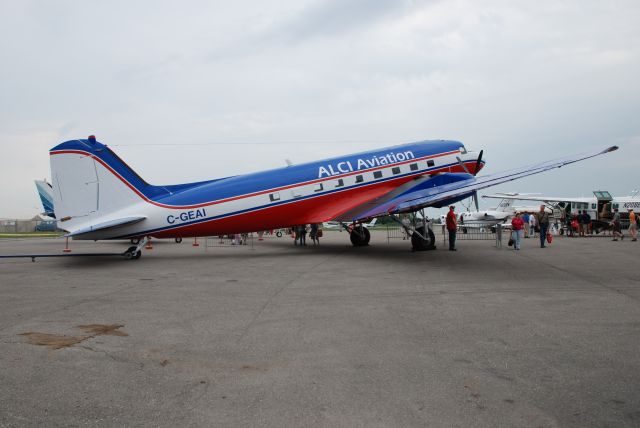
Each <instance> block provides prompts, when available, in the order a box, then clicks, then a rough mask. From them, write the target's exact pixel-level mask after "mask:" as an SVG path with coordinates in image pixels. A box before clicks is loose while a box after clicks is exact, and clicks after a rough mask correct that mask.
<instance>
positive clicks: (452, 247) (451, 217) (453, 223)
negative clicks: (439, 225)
mask: <svg viewBox="0 0 640 428" xmlns="http://www.w3.org/2000/svg"><path fill="white" fill-rule="evenodd" d="M455 209H456V207H454V206H453V205H451V206H450V207H449V212H448V213H447V221H446V223H447V231H448V232H449V251H457V250H456V232H457V230H458V219H457V218H456V213H455V212H454V210H455Z"/></svg>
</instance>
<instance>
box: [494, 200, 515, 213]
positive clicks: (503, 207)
mask: <svg viewBox="0 0 640 428" xmlns="http://www.w3.org/2000/svg"><path fill="white" fill-rule="evenodd" d="M514 201H515V199H511V198H504V199H502V200H501V201H500V203H499V204H498V207H497V208H496V211H502V212H512V211H514V210H515V208H513V202H514Z"/></svg>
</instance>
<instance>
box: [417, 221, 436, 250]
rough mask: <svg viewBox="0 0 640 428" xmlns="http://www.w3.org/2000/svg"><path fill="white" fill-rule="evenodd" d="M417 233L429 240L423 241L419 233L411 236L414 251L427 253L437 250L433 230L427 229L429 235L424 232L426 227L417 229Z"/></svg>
mask: <svg viewBox="0 0 640 428" xmlns="http://www.w3.org/2000/svg"><path fill="white" fill-rule="evenodd" d="M416 232H418V233H420V235H422V236H424V237H425V238H427V239H423V238H422V237H421V236H420V235H418V233H415V232H414V233H413V235H411V245H412V246H413V250H414V251H427V250H435V248H436V236H435V235H434V234H433V231H432V230H431V229H427V233H425V231H424V226H420V227H418V228H416Z"/></svg>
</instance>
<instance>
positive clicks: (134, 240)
mask: <svg viewBox="0 0 640 428" xmlns="http://www.w3.org/2000/svg"><path fill="white" fill-rule="evenodd" d="M131 243H132V244H133V245H138V244H139V243H140V238H131Z"/></svg>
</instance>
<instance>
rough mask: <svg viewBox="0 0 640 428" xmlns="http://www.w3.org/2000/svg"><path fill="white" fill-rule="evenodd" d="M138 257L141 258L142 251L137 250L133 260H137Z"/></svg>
mask: <svg viewBox="0 0 640 428" xmlns="http://www.w3.org/2000/svg"><path fill="white" fill-rule="evenodd" d="M140 257H142V251H141V250H139V251H137V252H136V254H135V255H134V256H133V259H134V260H138V259H139V258H140Z"/></svg>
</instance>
